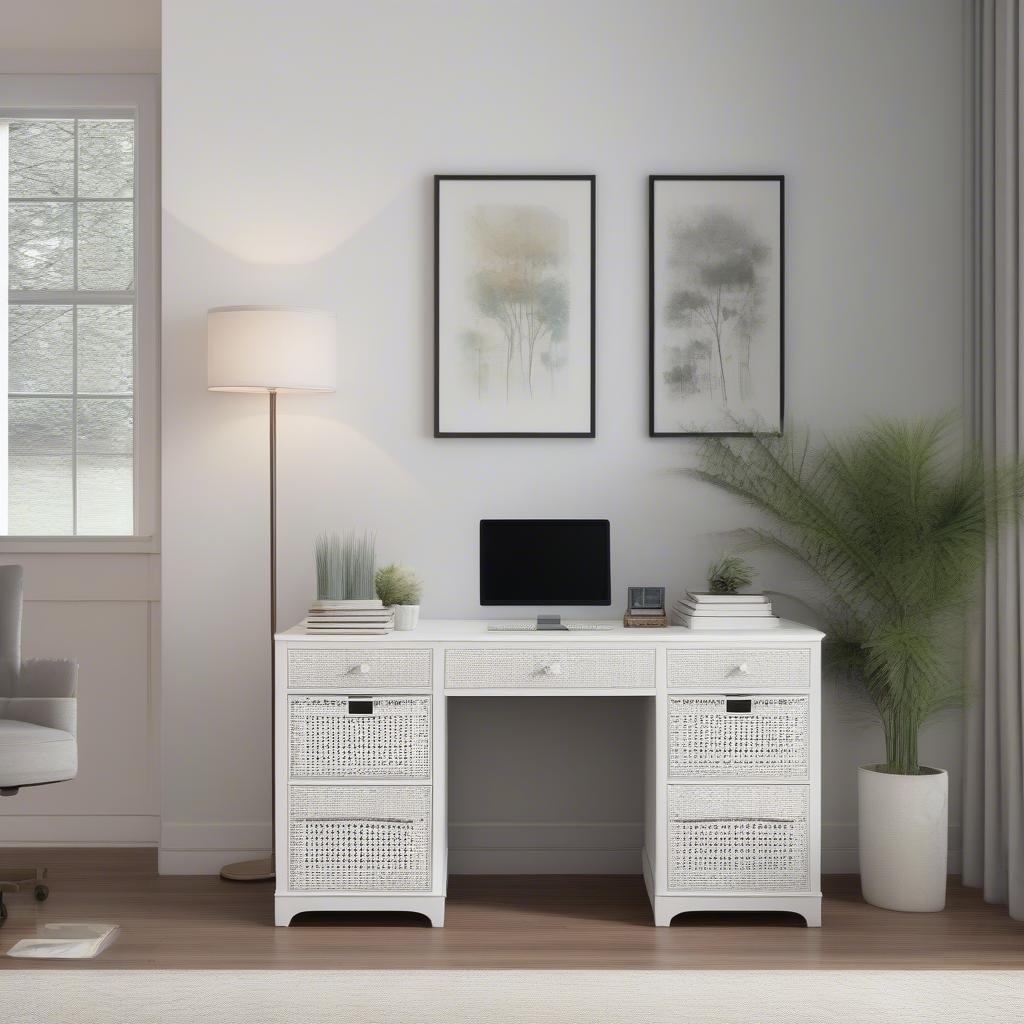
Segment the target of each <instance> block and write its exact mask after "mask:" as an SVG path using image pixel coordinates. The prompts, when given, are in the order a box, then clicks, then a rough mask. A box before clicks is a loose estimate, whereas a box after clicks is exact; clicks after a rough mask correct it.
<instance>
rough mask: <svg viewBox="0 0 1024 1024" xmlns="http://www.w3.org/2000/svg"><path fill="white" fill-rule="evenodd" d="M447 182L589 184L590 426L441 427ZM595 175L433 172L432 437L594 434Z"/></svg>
mask: <svg viewBox="0 0 1024 1024" xmlns="http://www.w3.org/2000/svg"><path fill="white" fill-rule="evenodd" d="M446 181H467V182H468V181H579V182H586V183H588V184H589V186H590V274H589V288H590V297H589V316H590V425H589V429H587V430H583V431H555V432H549V431H452V430H442V429H441V184H442V182H446ZM596 220H597V177H596V175H593V174H435V175H434V437H435V438H460V437H465V438H503V437H507V438H559V437H561V438H593V437H596V436H597V429H596V427H597V409H596V406H597V360H596V349H597V345H596V339H597V323H596V305H597V304H596V285H597V223H596Z"/></svg>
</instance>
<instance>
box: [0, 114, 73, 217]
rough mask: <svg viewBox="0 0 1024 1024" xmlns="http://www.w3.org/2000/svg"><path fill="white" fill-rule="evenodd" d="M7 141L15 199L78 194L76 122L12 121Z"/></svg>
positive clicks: (12, 193) (62, 196) (66, 196)
mask: <svg viewBox="0 0 1024 1024" xmlns="http://www.w3.org/2000/svg"><path fill="white" fill-rule="evenodd" d="M8 138H9V146H10V160H9V162H8V167H9V171H10V182H9V186H8V187H9V190H10V195H11V197H12V198H19V199H20V198H26V199H43V198H47V197H49V196H54V197H61V198H70V197H71V196H73V195H74V194H75V122H74V121H12V122H11V127H10V132H9V136H8Z"/></svg>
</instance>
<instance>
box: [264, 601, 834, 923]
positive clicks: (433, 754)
mask: <svg viewBox="0 0 1024 1024" xmlns="http://www.w3.org/2000/svg"><path fill="white" fill-rule="evenodd" d="M820 641H821V634H820V633H817V632H816V631H814V630H810V629H807V628H805V627H802V626H797V625H795V624H792V623H787V624H784V625H783V626H782V627H780V628H778V629H774V630H758V631H746V630H744V631H740V632H737V633H726V632H724V631H715V632H713V633H711V632H704V633H697V632H693V631H691V630H687V629H684V628H681V627H673V628H669V629H663V630H643V631H638V630H630V629H624V628H622V627H621V626H617V627H616V628H614V629H612V630H606V631H600V632H593V633H589V634H586V633H580V632H567V633H561V634H558V633H555V634H553V633H525V634H516V633H509V632H497V633H488V631H487V629H486V624H485V623H483V622H479V621H459V622H456V621H441V622H429V621H426V622H421V623H420V625H419V626H418V628H417V629H416V630H415V631H413V632H407V633H389V634H387V635H384V636H375V637H351V636H339V637H333V636H323V635H318V636H315V637H310V636H308V635H306V634H305V633H303V632H301V631H300V630H299V629H294V630H289V631H288V632H286V633H283V634H280V635H279V636H278V637H277V640H276V650H277V655H276V658H277V694H276V696H275V700H276V704H275V723H276V724H275V729H276V734H275V739H276V755H275V794H276V818H275V832H276V849H275V854H276V858H277V891H276V893H275V921H276V923H277V924H279V925H287V924H288V923H289V922H290V921H291V920H292V918H293V917H294V916H295V915H296V914H298V913H302V912H303V911H307V910H359V911H366V910H405V911H415V912H418V913H421V914H424V915H425V916H427V917H428V918H429V919H430V920H431V922H432V923H433V924H434V925H435V926H440V925H442V924H443V922H444V903H445V892H446V884H447V877H446V876H447V806H446V798H445V794H446V790H447V771H448V770H449V765H448V758H447V751H446V745H447V733H446V721H447V715H446V706H447V703H448V701H450V700H456V699H459V698H461V697H466V696H502V697H507V696H509V695H514V694H517V693H518V694H522V695H523V696H555V695H560V696H572V697H579V698H586V697H588V696H602V697H609V696H615V697H622V698H624V699H632V700H641V701H644V702H645V704H646V707H647V729H646V731H645V747H646V750H645V757H646V762H647V770H646V779H647V798H646V801H645V821H644V847H643V850H642V851H638V865H637V867H638V870H641V871H642V872H643V875H644V880H645V882H646V885H647V891H648V895H649V897H650V901H651V906H652V909H653V912H654V914H653V916H654V923H655V924H657V925H667V924H669V923H670V922H671V920H672V918H673V917H674V916H675V915H677V914H680V913H685V912H687V911H692V910H715V909H721V910H787V911H792V912H795V913H797V914H800V915H802V916H803V917H804V918H805V920H806V921H807V923H808V924H809V925H819V924H820V923H821V893H820V891H819V890H820V885H819V879H820V857H821V854H820V829H821V825H820V786H821V780H820V726H819V721H820V714H821V711H820ZM537 707H538V713H541V714H542V713H543V701H538V702H537ZM597 756H601V754H600V752H599V751H596V752H595V757H597ZM451 770H452V771H473V770H474V766H473V765H465V764H453V765H451ZM495 812H496V814H499V815H500V809H498V808H496V809H495Z"/></svg>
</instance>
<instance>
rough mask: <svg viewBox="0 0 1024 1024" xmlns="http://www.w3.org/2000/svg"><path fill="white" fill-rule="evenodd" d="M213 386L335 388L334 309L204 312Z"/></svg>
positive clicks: (218, 388) (210, 384)
mask: <svg viewBox="0 0 1024 1024" xmlns="http://www.w3.org/2000/svg"><path fill="white" fill-rule="evenodd" d="M206 338H207V386H208V387H209V389H210V390H211V391H333V390H334V389H335V386H336V383H337V373H338V359H337V342H336V337H335V322H334V314H333V313H329V312H327V311H326V310H321V309H288V308H285V307H281V306H221V307H219V308H217V309H211V310H210V311H209V312H208V313H207V315H206Z"/></svg>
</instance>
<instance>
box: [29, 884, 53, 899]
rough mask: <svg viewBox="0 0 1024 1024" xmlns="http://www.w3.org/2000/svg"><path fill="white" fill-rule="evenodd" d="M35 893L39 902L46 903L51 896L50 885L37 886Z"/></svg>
mask: <svg viewBox="0 0 1024 1024" xmlns="http://www.w3.org/2000/svg"><path fill="white" fill-rule="evenodd" d="M33 892H34V893H35V897H36V900H37V901H38V902H40V903H45V902H46V897H47V896H49V895H50V887H49V886H48V885H37V886H36V887H35V889H34V890H33Z"/></svg>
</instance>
